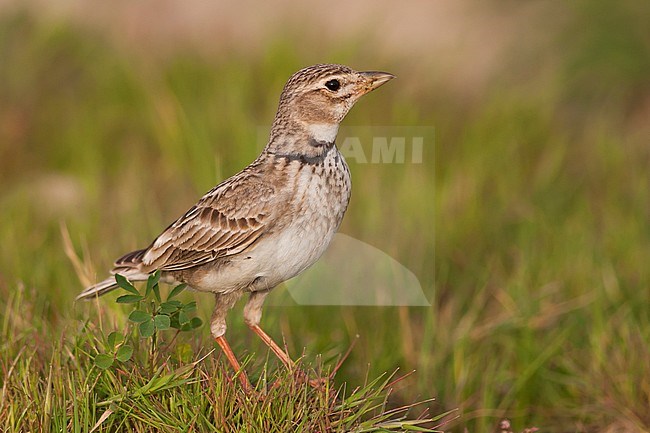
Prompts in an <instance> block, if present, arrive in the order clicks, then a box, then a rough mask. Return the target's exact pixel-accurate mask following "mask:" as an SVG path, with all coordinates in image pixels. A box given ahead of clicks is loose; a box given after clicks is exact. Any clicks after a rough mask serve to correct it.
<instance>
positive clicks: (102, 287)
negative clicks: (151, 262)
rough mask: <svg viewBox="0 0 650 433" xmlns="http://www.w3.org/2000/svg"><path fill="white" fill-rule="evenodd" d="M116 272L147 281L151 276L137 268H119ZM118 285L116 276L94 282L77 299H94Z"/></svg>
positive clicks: (129, 278)
mask: <svg viewBox="0 0 650 433" xmlns="http://www.w3.org/2000/svg"><path fill="white" fill-rule="evenodd" d="M114 273H119V274H120V275H123V276H125V277H126V278H127V279H128V280H129V281H146V280H147V278H148V277H149V274H146V273H144V272H141V271H139V270H137V269H117V270H116V271H115V272H114ZM118 287H119V286H118V285H117V282H116V281H115V277H110V278H107V279H105V280H103V281H100V282H99V283H97V284H93V285H92V286H90V287H86V288H85V289H84V290H83V292H81V293H79V295H77V298H76V300H77V301H78V300H80V299H92V298H95V297H97V296H102V295H105V294H106V293H108V292H110V291H112V290H115V289H117V288H118Z"/></svg>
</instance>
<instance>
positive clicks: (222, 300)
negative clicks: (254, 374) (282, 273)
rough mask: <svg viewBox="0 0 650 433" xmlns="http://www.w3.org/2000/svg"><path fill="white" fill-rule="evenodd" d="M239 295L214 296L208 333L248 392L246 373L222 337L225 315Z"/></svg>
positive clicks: (249, 385) (248, 383) (248, 384)
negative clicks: (209, 332)
mask: <svg viewBox="0 0 650 433" xmlns="http://www.w3.org/2000/svg"><path fill="white" fill-rule="evenodd" d="M239 296H240V293H236V292H235V293H228V294H216V295H215V297H216V302H215V306H214V312H213V313H212V320H211V322H210V331H211V332H212V336H213V337H214V339H215V341H216V342H217V344H218V345H219V347H221V350H222V351H223V353H224V355H225V356H226V359H227V360H228V363H230V365H231V366H232V368H233V369H234V370H235V372H236V373H238V377H239V381H240V382H241V385H242V388H244V391H250V390H251V389H253V388H252V387H251V383H250V382H249V380H248V376H247V375H246V372H245V371H244V370H243V369H242V368H241V365H240V364H239V361H237V357H236V356H235V354H234V352H233V351H232V349H231V348H230V345H229V344H228V341H226V338H225V337H224V335H225V333H226V315H227V314H228V311H229V310H230V309H231V308H232V307H233V305H235V302H237V299H239Z"/></svg>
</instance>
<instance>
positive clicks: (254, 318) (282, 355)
mask: <svg viewBox="0 0 650 433" xmlns="http://www.w3.org/2000/svg"><path fill="white" fill-rule="evenodd" d="M268 294H269V291H268V290H264V291H262V290H260V291H255V292H252V293H251V294H250V298H249V299H248V302H247V303H246V306H245V307H244V322H246V324H247V325H248V327H249V328H250V329H251V331H253V332H254V333H255V334H257V336H258V337H260V339H261V340H262V341H263V342H264V344H266V345H267V346H268V347H269V349H271V351H272V352H273V353H274V354H275V356H277V357H278V359H280V361H282V363H283V364H284V365H285V367H287V368H288V369H289V371H293V369H294V362H293V361H292V360H291V358H290V357H289V354H288V353H287V352H286V351H284V350H282V349H281V348H280V346H278V345H277V344H276V342H275V341H273V339H272V338H271V337H270V336H269V335H268V334H267V333H266V332H264V331H263V330H262V328H260V320H261V319H262V304H264V298H266V295H268Z"/></svg>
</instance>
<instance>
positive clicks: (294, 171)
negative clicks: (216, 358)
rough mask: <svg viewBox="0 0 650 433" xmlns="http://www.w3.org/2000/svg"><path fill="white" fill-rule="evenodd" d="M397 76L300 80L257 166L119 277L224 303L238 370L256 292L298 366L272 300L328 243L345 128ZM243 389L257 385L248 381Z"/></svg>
mask: <svg viewBox="0 0 650 433" xmlns="http://www.w3.org/2000/svg"><path fill="white" fill-rule="evenodd" d="M392 78H394V76H393V75H391V74H388V73H385V72H356V71H354V70H352V69H350V68H348V67H346V66H342V65H333V64H323V65H315V66H311V67H308V68H304V69H302V70H300V71H298V72H296V73H295V74H294V75H293V76H292V77H291V78H290V79H289V81H288V82H287V84H286V85H285V87H284V89H283V91H282V94H281V97H280V103H279V106H278V111H277V114H276V117H275V120H274V122H273V127H272V128H271V134H270V138H269V142H268V144H267V145H266V147H265V148H264V150H263V151H262V153H261V154H260V156H259V157H258V158H257V159H256V160H255V161H253V162H252V163H251V164H250V165H249V166H248V167H246V168H245V169H244V170H242V171H241V172H239V173H237V174H235V175H234V176H232V177H230V178H229V179H227V180H225V181H223V182H222V183H220V184H219V185H217V186H216V187H214V188H213V189H212V190H210V191H209V192H208V193H206V194H205V195H204V196H203V197H202V198H201V199H200V200H199V202H198V203H197V204H196V205H194V206H193V207H192V208H191V209H190V210H188V211H187V212H186V213H185V214H184V215H183V216H182V217H180V218H179V219H178V220H176V221H175V222H174V223H173V224H171V225H170V226H169V227H167V229H166V230H165V231H163V232H162V233H161V234H160V236H158V237H157V238H156V239H155V240H154V241H153V243H152V244H151V245H149V247H147V248H145V249H142V250H137V251H133V252H131V253H128V254H126V255H124V256H123V257H121V258H120V259H118V260H117V261H116V262H115V267H114V269H113V271H112V273H120V274H122V275H124V276H126V277H127V278H129V279H130V280H131V281H141V280H146V279H147V277H148V276H149V274H151V273H153V272H154V271H155V270H160V271H161V272H162V276H163V280H164V281H167V282H170V283H174V282H184V283H187V284H188V285H189V286H190V287H192V288H194V289H196V290H198V291H206V292H212V293H214V294H215V296H216V305H215V310H214V313H213V316H212V321H211V327H210V329H211V331H212V334H213V336H214V337H215V339H216V340H217V342H218V343H219V344H220V346H221V347H222V348H223V349H224V351H225V352H226V355H227V356H228V359H229V361H230V362H231V363H232V364H233V366H234V367H235V368H237V369H238V368H239V364H238V363H237V361H236V358H234V355H233V354H232V351H231V350H230V347H229V346H228V345H227V342H226V340H225V338H224V334H225V332H226V315H227V312H228V310H230V308H232V306H233V305H234V303H235V302H236V301H237V299H238V298H239V297H240V296H241V295H242V294H244V293H250V299H249V301H248V303H247V304H246V306H245V308H244V318H245V321H246V323H247V324H248V325H249V326H250V327H251V329H253V330H254V331H255V332H256V333H257V334H258V335H259V336H260V337H261V338H262V339H263V340H264V342H265V343H266V344H268V345H269V347H270V348H271V349H272V350H273V352H274V353H275V354H276V355H278V356H279V357H280V359H281V360H282V361H283V362H284V363H285V364H287V365H288V366H291V360H290V359H289V357H288V355H286V353H284V351H282V350H281V349H280V348H279V347H278V346H277V345H276V344H275V343H273V340H271V339H270V337H268V335H266V334H265V333H264V332H263V331H262V330H261V328H259V322H260V318H261V314H262V312H261V311H262V303H263V300H264V298H265V297H266V295H267V294H268V292H269V291H270V290H271V289H273V287H275V286H277V285H278V284H280V283H281V282H283V281H286V280H287V279H289V278H292V277H294V276H296V275H297V274H298V273H300V272H302V271H303V270H304V269H306V268H307V267H309V266H310V265H311V264H313V263H314V262H315V261H316V260H318V258H319V257H320V256H321V254H322V253H323V252H324V251H325V249H326V248H327V246H328V245H329V243H330V241H331V239H332V237H333V235H334V233H335V232H336V230H337V229H338V227H339V225H340V223H341V220H342V219H343V214H344V213H345V210H346V208H347V205H348V202H349V199H350V189H351V183H350V172H349V170H348V167H347V164H346V163H345V160H344V158H343V156H342V155H341V154H340V153H339V151H338V149H337V148H336V145H335V144H334V141H335V139H336V133H337V132H338V126H339V123H340V122H341V121H342V120H343V118H344V117H345V115H346V114H347V112H348V111H349V109H350V108H351V107H352V106H353V105H354V103H355V102H356V101H357V100H358V99H359V98H360V97H361V96H362V95H364V94H366V93H368V92H370V91H372V90H374V89H375V88H377V87H379V86H380V85H382V84H384V83H385V82H387V81H388V80H390V79H392ZM116 287H117V284H116V282H115V280H114V279H113V278H108V279H106V280H104V281H102V282H99V283H97V284H95V285H94V286H91V287H88V288H87V289H85V290H84V291H83V292H82V293H81V294H80V295H79V296H78V297H77V299H88V298H93V297H95V296H99V295H102V294H104V293H107V292H109V291H111V290H113V289H115V288H116ZM240 377H242V378H243V379H242V383H243V384H244V385H245V386H248V382H247V379H246V376H245V375H244V374H242V375H241V376H240Z"/></svg>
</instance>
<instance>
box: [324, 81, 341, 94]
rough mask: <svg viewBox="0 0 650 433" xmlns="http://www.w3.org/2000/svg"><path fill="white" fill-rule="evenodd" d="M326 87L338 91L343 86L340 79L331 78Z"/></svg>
mask: <svg viewBox="0 0 650 433" xmlns="http://www.w3.org/2000/svg"><path fill="white" fill-rule="evenodd" d="M325 87H327V88H328V89H329V90H331V91H332V92H336V91H337V90H339V88H340V87H341V83H339V80H329V81H328V82H327V83H325Z"/></svg>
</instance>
